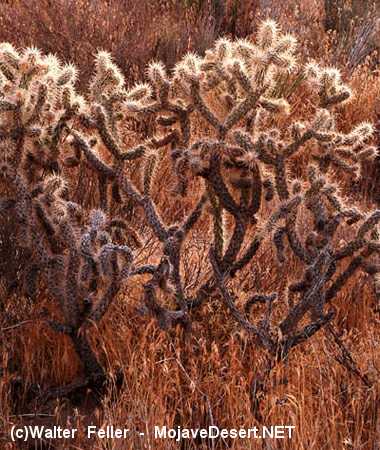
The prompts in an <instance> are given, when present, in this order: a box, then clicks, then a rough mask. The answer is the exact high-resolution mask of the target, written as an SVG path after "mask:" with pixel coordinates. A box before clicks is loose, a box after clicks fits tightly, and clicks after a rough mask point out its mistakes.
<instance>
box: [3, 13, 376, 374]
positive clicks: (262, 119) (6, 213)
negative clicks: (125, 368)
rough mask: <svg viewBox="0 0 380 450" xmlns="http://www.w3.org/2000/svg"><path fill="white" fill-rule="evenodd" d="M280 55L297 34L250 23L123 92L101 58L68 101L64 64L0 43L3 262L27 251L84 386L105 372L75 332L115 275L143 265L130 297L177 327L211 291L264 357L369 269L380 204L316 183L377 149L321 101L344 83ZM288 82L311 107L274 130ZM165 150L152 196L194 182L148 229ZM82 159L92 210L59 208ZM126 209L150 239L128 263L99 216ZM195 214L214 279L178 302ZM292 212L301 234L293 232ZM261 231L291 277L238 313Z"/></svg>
mask: <svg viewBox="0 0 380 450" xmlns="http://www.w3.org/2000/svg"><path fill="white" fill-rule="evenodd" d="M295 51H296V40H295V39H294V38H293V37H292V36H290V35H286V34H282V33H281V32H280V31H279V30H278V28H277V25H276V24H275V23H274V22H272V21H266V22H263V23H262V24H261V26H260V28H259V30H258V35H257V39H256V42H251V41H249V40H235V41H231V40H228V39H220V40H218V41H217V42H216V43H215V45H214V47H213V48H212V49H210V50H208V51H206V53H205V56H204V57H200V56H197V55H195V54H188V55H186V56H185V57H184V58H183V59H182V60H181V61H180V62H179V63H178V64H177V65H176V66H175V68H174V70H173V72H172V73H171V74H169V73H168V72H167V71H166V69H165V67H164V66H163V65H162V64H161V63H159V62H154V63H152V64H150V65H149V67H148V68H147V79H148V81H147V82H146V83H141V84H137V85H135V86H134V87H132V88H131V89H127V88H126V87H125V80H124V78H123V75H122V73H121V72H120V71H119V69H118V68H117V67H116V66H115V64H114V63H113V62H112V59H111V57H110V55H109V54H107V53H106V52H102V51H100V52H98V54H97V55H96V60H95V71H94V75H93V78H92V80H91V82H90V84H89V87H88V92H87V93H86V95H85V96H83V97H82V96H80V95H78V93H77V92H76V91H75V81H76V77H77V73H76V69H75V67H74V66H72V65H63V64H62V63H61V62H60V61H58V60H57V59H56V58H55V57H54V56H53V55H48V56H44V55H42V54H41V53H40V52H39V51H38V50H37V49H35V48H28V49H24V50H22V51H17V50H15V49H14V48H13V47H12V46H11V45H10V44H1V45H0V114H1V122H0V145H1V153H0V154H1V163H0V177H1V178H0V179H1V184H0V186H1V198H0V218H1V224H2V225H1V227H2V229H3V231H2V235H1V242H0V246H1V247H2V250H1V258H2V259H3V261H1V264H2V265H3V266H4V264H5V263H6V261H7V260H8V259H9V258H10V257H12V255H13V256H14V257H15V258H16V256H17V254H22V255H23V258H24V259H25V260H26V261H27V262H26V263H25V264H24V266H23V270H22V272H21V273H19V272H18V275H17V276H18V277H19V278H20V279H21V282H22V284H23V289H24V294H25V295H27V296H29V297H31V298H33V297H34V296H35V295H36V290H37V287H38V286H41V285H43V286H45V289H46V290H47V292H48V295H49V296H50V298H51V300H52V301H54V302H56V303H57V305H59V306H60V310H61V316H60V318H59V319H56V318H54V319H53V318H51V317H50V318H47V319H46V320H47V321H48V323H49V324H50V325H51V326H52V328H53V329H54V330H56V331H57V332H61V333H65V334H66V335H68V336H69V337H70V338H71V340H72V342H73V346H74V348H75V350H76V352H77V354H78V356H79V357H80V359H81V361H82V363H83V366H84V371H85V375H86V377H87V378H88V379H104V377H105V371H104V368H103V367H102V365H101V364H100V362H99V361H98V359H97V357H96V356H95V353H94V352H93V350H92V349H91V346H90V344H89V341H88V339H87V337H86V330H89V329H90V328H91V327H92V326H93V324H94V323H97V322H99V321H100V320H101V319H102V318H103V316H104V315H105V313H106V312H107V310H108V309H109V306H110V305H111V304H112V302H113V301H115V299H116V298H117V295H118V294H119V293H120V292H125V296H126V298H128V290H126V289H125V285H126V282H127V280H128V279H130V278H131V277H136V279H138V278H137V277H138V276H140V275H143V278H140V279H141V280H145V281H143V282H142V283H143V289H142V292H143V296H142V299H141V300H142V304H143V305H144V308H145V310H147V311H148V312H149V313H150V314H151V315H152V316H153V317H155V318H156V319H157V322H158V324H159V326H160V327H162V328H163V329H168V328H170V327H172V326H175V325H179V326H183V327H184V328H185V329H186V330H187V331H188V332H191V320H192V319H191V316H192V311H193V310H194V309H197V308H201V307H202V305H203V304H204V303H205V302H207V301H208V300H209V299H210V298H211V297H212V296H213V295H214V294H215V293H217V292H219V294H220V295H221V298H222V299H223V301H224V303H225V305H226V307H227V309H228V310H229V311H230V313H231V315H232V317H233V318H234V319H235V320H236V321H237V322H238V323H239V324H240V325H241V326H242V327H243V328H244V329H245V330H246V331H247V332H248V333H250V334H251V335H252V336H253V337H254V338H255V342H256V343H257V345H259V346H261V347H263V348H264V349H265V350H266V351H267V352H268V354H269V355H270V357H271V358H272V359H273V360H274V361H279V360H281V359H283V358H285V357H286V356H287V354H288V353H289V351H290V349H291V348H292V347H294V346H295V345H297V344H299V343H301V342H304V341H305V340H307V339H308V338H310V337H311V336H312V335H313V334H315V333H316V332H317V331H318V330H319V329H320V328H321V327H323V326H326V325H328V324H329V323H330V322H331V320H332V319H333V317H334V308H333V307H332V305H331V303H332V302H333V301H334V300H335V299H336V298H337V297H338V295H339V292H340V291H341V289H342V287H343V286H344V285H345V283H346V282H347V281H348V280H349V279H350V277H352V276H353V274H354V273H355V272H356V271H358V270H362V271H365V272H366V273H368V274H370V275H373V276H374V277H375V278H376V276H377V274H378V272H379V271H380V266H379V265H377V264H376V263H375V259H376V255H377V254H378V253H379V252H380V243H379V242H378V240H377V233H376V227H377V224H378V222H379V221H380V212H379V211H375V212H372V213H370V214H367V213H365V212H363V211H361V210H359V209H356V208H354V207H350V206H347V204H346V202H345V201H344V200H343V199H342V198H341V195H340V194H339V187H338V186H336V185H334V184H333V183H332V181H331V178H333V177H334V176H336V175H339V176H340V175H342V176H344V177H347V176H349V177H353V178H354V179H355V178H357V177H359V176H360V171H361V167H362V163H363V162H364V161H366V160H368V159H370V158H373V157H374V156H375V155H376V150H375V149H374V148H371V147H368V145H367V142H368V141H369V139H370V138H371V135H372V132H373V130H372V126H371V125H370V124H368V123H361V124H358V125H357V126H356V127H355V128H354V129H352V130H351V131H350V132H348V133H342V132H340V131H339V130H337V129H336V123H335V120H334V110H335V108H336V107H338V106H340V105H342V104H343V103H344V102H346V101H349V100H350V98H351V96H352V94H351V91H350V89H349V88H348V87H347V86H346V85H345V84H344V83H343V82H342V80H341V77H340V74H339V71H338V70H336V69H335V68H321V67H319V66H318V65H316V64H314V63H308V64H306V65H300V64H299V63H298V62H297V61H296V59H295ZM300 83H308V84H309V85H310V89H311V90H313V91H314V94H315V96H316V98H318V104H317V106H316V108H315V113H314V115H313V116H312V117H310V118H309V119H308V120H304V121H296V120H293V121H291V123H290V125H289V126H288V127H287V128H286V129H285V130H284V129H280V127H276V123H277V119H278V118H283V117H285V116H286V115H287V114H289V112H290V109H291V107H290V105H289V103H288V100H289V99H290V98H291V95H292V93H293V92H294V90H295V88H296V86H297V85H298V84H300ZM127 117H133V118H134V120H137V121H141V122H144V121H152V120H154V121H155V124H156V130H160V134H157V133H156V134H153V135H152V136H151V137H150V138H149V139H146V140H144V141H141V143H140V144H139V145H137V146H136V147H134V148H126V145H125V141H124V134H125V120H126V118H127ZM200 121H201V122H203V123H204V127H205V128H207V127H208V128H209V130H208V132H207V133H204V134H203V135H202V134H201V133H200V132H199V129H197V130H196V129H195V128H196V127H195V124H196V123H197V124H199V122H200ZM205 136H206V137H205ZM306 144H308V145H307V146H306ZM305 147H307V148H308V149H309V150H310V149H312V151H311V154H310V155H309V158H307V161H308V163H307V164H308V165H307V167H305V171H304V176H303V178H300V179H292V178H291V176H290V172H289V164H290V163H291V161H292V159H293V158H294V157H295V156H296V155H299V154H300V153H301V152H302V151H303V150H304V149H305ZM162 150H163V152H162ZM165 157H166V158H165ZM168 158H169V159H170V161H171V162H170V163H171V164H172V168H173V174H174V176H175V178H176V190H175V193H174V194H173V195H174V198H173V199H167V201H168V202H170V201H172V200H173V201H175V202H178V201H180V200H181V198H184V197H186V196H189V195H190V194H189V192H188V191H189V189H188V186H189V183H190V182H194V179H196V180H198V183H199V186H200V187H201V188H200V190H201V191H202V192H201V193H200V195H199V199H198V200H197V201H196V202H195V206H194V208H193V210H192V211H190V212H189V213H188V215H187V217H186V218H185V220H184V221H183V222H182V223H180V224H178V223H172V224H166V223H164V221H163V219H162V218H161V217H160V214H159V212H158V209H157V206H156V204H155V202H154V200H153V195H152V189H153V188H154V183H155V177H156V176H157V174H159V173H160V167H161V165H162V164H164V163H165V161H167V159H168ZM135 160H141V165H140V168H141V173H142V177H141V182H138V180H137V181H136V180H134V181H133V180H132V178H131V177H130V176H129V175H128V170H127V169H128V167H129V165H130V164H132V163H133V161H135ZM305 160H306V159H305ZM82 166H86V167H87V169H88V170H90V171H91V174H92V178H93V179H94V180H96V181H97V186H98V192H99V194H98V209H92V210H89V208H88V207H86V205H85V204H82V203H81V199H75V201H74V193H73V192H70V184H69V183H68V181H69V180H70V179H71V178H72V177H75V174H77V173H78V172H75V171H77V170H78V168H79V167H82ZM127 202H132V203H133V204H134V205H135V206H136V207H137V208H139V210H141V211H142V215H141V221H144V222H145V223H147V224H148V225H149V227H150V229H151V232H152V235H153V236H154V238H155V239H156V241H157V242H159V243H160V245H161V254H160V258H159V260H158V263H157V259H155V261H153V262H152V261H146V262H145V264H142V265H138V264H137V263H136V262H135V257H134V253H135V249H136V247H137V246H138V245H140V241H141V238H138V237H137V230H134V229H132V227H131V225H130V224H129V223H128V220H127V218H126V217H123V216H122V214H121V215H120V214H119V212H120V211H123V210H122V209H121V208H118V209H117V211H118V214H116V213H115V211H116V209H115V207H116V206H120V205H124V204H125V203H127ZM268 205H269V211H270V214H269V215H268V213H267V211H268ZM202 214H208V215H210V218H211V222H210V223H211V224H212V225H211V228H212V230H210V232H211V234H212V236H213V239H212V240H211V245H210V251H209V260H210V264H211V267H212V272H211V275H209V278H208V279H207V281H206V282H204V283H203V284H202V285H200V286H198V288H197V292H195V294H194V293H193V295H191V296H190V295H189V293H188V292H186V289H184V283H183V273H182V271H181V263H182V262H183V261H182V262H181V258H182V257H183V252H182V249H183V243H184V242H185V241H186V240H187V239H191V234H190V231H191V230H192V229H193V228H194V227H196V225H197V222H198V221H199V219H200V218H201V215H202ZM227 216H228V217H229V219H230V220H229V223H230V224H232V225H231V227H227V226H226V220H225V218H226V217H227ZM300 218H301V220H300ZM306 220H308V221H310V224H311V225H310V227H309V231H307V232H306V235H305V233H303V234H301V233H300V229H299V225H300V223H301V222H302V221H304V222H305V221H306ZM9 223H11V226H9ZM207 223H208V222H207ZM7 224H8V226H7ZM348 228H349V229H350V230H349V231H348V232H347V234H345V236H352V237H351V238H350V239H348V238H346V240H345V241H344V242H343V243H342V241H340V240H339V239H337V235H339V233H341V231H340V230H342V229H343V230H346V229H348ZM4 230H5V231H4ZM131 237H133V238H134V239H132V241H133V242H134V243H135V244H134V245H131V244H129V243H130V242H131ZM264 242H266V245H268V243H269V244H271V245H273V248H274V249H275V250H276V254H277V258H278V261H279V263H284V262H285V261H286V260H287V259H289V258H290V257H291V254H294V256H295V258H296V259H297V260H298V261H299V263H300V265H302V267H303V276H302V277H301V278H300V279H298V280H293V281H292V283H290V284H289V285H288V286H287V304H286V305H282V304H281V305H280V302H279V300H278V292H252V295H251V300H250V301H249V302H248V303H247V304H246V307H245V311H244V312H242V311H240V310H239V308H238V307H237V306H236V304H235V302H234V298H233V295H232V294H231V293H230V292H229V289H228V286H227V283H228V281H229V279H231V278H232V277H234V276H235V274H236V273H237V272H238V271H240V270H241V269H243V268H245V267H247V266H248V267H249V264H250V263H251V261H252V260H254V258H255V255H257V252H258V250H259V249H260V247H261V246H263V243H264ZM10 243H11V244H10ZM128 244H129V245H128ZM160 291H161V292H163V293H164V294H165V295H166V296H167V297H170V298H172V305H173V306H172V308H171V309H168V308H167V307H165V306H163V305H162V304H161V302H160ZM256 303H261V304H264V305H266V307H265V314H264V317H260V318H259V320H255V319H254V317H253V314H252V313H251V310H252V307H253V306H254V305H255V304H256ZM278 306H281V311H285V314H284V315H283V317H282V319H281V321H278V320H276V321H275V320H274V319H273V311H274V310H275V309H276V308H277V307H278Z"/></svg>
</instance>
